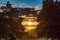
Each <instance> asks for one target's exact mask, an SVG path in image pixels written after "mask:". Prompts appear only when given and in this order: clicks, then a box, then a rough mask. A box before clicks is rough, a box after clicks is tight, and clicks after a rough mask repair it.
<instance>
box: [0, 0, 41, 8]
mask: <svg viewBox="0 0 60 40" xmlns="http://www.w3.org/2000/svg"><path fill="white" fill-rule="evenodd" d="M7 1H10V3H12V4H16V6H15V7H23V8H25V7H35V8H42V0H0V3H2V4H6V2H7Z"/></svg>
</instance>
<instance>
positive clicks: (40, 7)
mask: <svg viewBox="0 0 60 40" xmlns="http://www.w3.org/2000/svg"><path fill="white" fill-rule="evenodd" d="M42 6H43V4H40V5H36V6H35V7H34V8H35V9H34V10H42Z"/></svg>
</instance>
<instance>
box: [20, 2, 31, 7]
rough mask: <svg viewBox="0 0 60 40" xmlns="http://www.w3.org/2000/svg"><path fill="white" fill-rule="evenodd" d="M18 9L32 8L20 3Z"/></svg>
mask: <svg viewBox="0 0 60 40" xmlns="http://www.w3.org/2000/svg"><path fill="white" fill-rule="evenodd" d="M19 7H20V8H32V6H30V5H27V4H26V3H20V5H19Z"/></svg>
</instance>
